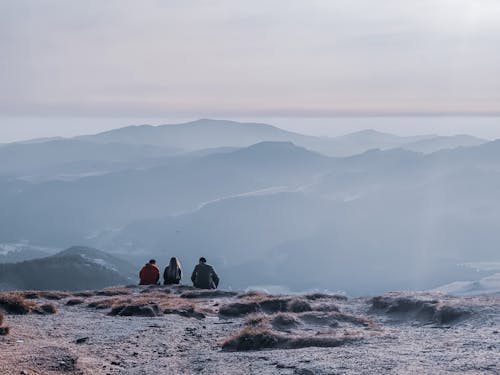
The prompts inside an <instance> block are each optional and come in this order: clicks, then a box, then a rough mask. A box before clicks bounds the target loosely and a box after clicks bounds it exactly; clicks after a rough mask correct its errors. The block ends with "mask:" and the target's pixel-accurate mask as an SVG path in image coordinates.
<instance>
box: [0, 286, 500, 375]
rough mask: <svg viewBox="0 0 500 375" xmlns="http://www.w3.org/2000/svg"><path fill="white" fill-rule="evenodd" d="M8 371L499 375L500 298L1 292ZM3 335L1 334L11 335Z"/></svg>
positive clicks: (133, 290)
mask: <svg viewBox="0 0 500 375" xmlns="http://www.w3.org/2000/svg"><path fill="white" fill-rule="evenodd" d="M0 311H3V314H4V315H5V316H4V319H3V325H2V319H1V315H0V326H2V327H3V328H5V327H9V330H7V329H4V330H2V329H0V374H2V375H3V374H303V375H305V374H456V373H465V374H500V333H499V331H500V324H499V323H500V296H499V295H489V296H475V297H450V296H445V295H442V294H436V293H432V294H431V293H390V294H386V295H383V296H379V297H375V298H354V299H347V298H345V297H343V296H336V295H327V294H309V295H300V296H273V295H268V294H263V293H257V292H248V293H241V294H238V293H233V292H223V291H218V292H210V291H209V292H204V291H197V290H193V289H192V288H189V287H175V288H166V287H136V286H133V287H123V288H112V289H107V290H103V291H89V292H80V293H68V292H17V293H3V294H0ZM2 333H3V334H2Z"/></svg>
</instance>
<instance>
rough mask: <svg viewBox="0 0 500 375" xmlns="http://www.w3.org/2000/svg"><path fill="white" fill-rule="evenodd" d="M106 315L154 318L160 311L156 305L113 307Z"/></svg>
mask: <svg viewBox="0 0 500 375" xmlns="http://www.w3.org/2000/svg"><path fill="white" fill-rule="evenodd" d="M108 315H111V316H143V317H155V316H159V315H161V311H160V307H159V306H158V305H157V304H156V303H149V304H128V305H117V306H114V307H113V308H112V309H111V312H110V313H109V314H108Z"/></svg>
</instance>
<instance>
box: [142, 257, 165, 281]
mask: <svg viewBox="0 0 500 375" xmlns="http://www.w3.org/2000/svg"><path fill="white" fill-rule="evenodd" d="M139 279H140V282H139V285H156V284H158V281H159V280H160V270H159V269H158V267H157V266H156V260H154V259H151V260H150V261H149V263H146V265H145V266H144V267H142V269H141V272H139Z"/></svg>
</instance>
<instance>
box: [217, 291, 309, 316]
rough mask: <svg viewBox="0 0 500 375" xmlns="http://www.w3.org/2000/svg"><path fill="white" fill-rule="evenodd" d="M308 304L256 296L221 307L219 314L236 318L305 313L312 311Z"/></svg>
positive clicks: (291, 299) (295, 300) (293, 299)
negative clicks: (261, 314)
mask: <svg viewBox="0 0 500 375" xmlns="http://www.w3.org/2000/svg"><path fill="white" fill-rule="evenodd" d="M312 310H313V308H312V307H311V305H310V304H309V302H307V301H305V300H303V299H301V298H290V297H275V296H269V295H262V294H257V295H254V296H252V297H247V298H246V299H240V302H233V303H229V304H226V305H224V306H222V307H221V308H220V309H219V314H220V315H222V316H231V317H238V316H243V315H248V314H252V313H256V312H264V313H266V314H275V313H279V312H296V313H298V312H305V311H312Z"/></svg>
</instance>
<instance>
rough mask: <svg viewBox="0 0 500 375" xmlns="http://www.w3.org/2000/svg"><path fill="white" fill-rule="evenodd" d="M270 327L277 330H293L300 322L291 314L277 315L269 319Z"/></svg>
mask: <svg viewBox="0 0 500 375" xmlns="http://www.w3.org/2000/svg"><path fill="white" fill-rule="evenodd" d="M271 325H272V326H273V328H275V329H278V330H284V329H290V328H295V327H297V326H299V325H300V321H299V320H298V319H297V318H296V317H295V315H293V314H287V313H279V314H277V315H276V316H274V317H273V318H272V319H271Z"/></svg>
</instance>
